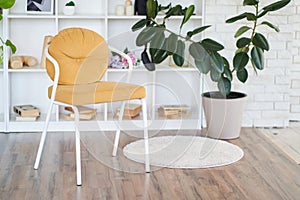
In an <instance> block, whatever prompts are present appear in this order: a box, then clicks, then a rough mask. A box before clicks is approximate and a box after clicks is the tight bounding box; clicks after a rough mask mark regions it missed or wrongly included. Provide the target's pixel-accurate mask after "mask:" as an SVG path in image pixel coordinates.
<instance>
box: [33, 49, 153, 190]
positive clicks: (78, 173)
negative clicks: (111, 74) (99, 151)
mask: <svg viewBox="0 0 300 200" xmlns="http://www.w3.org/2000/svg"><path fill="white" fill-rule="evenodd" d="M109 48H110V50H112V51H114V52H116V53H118V54H119V55H121V56H123V57H125V58H126V59H127V60H128V61H129V62H128V63H129V68H128V75H127V82H129V81H130V79H131V72H132V70H133V64H132V60H131V58H130V57H129V56H128V55H126V54H125V53H123V52H122V51H120V50H118V49H116V48H114V47H109ZM48 49H49V45H48V46H47V47H46V48H45V55H46V58H48V59H49V61H51V62H52V63H53V65H54V69H55V75H54V80H53V89H52V93H51V98H50V106H49V108H48V112H47V116H46V121H45V124H44V128H43V132H42V136H41V139H40V143H39V147H38V152H37V155H36V160H35V163H34V169H35V170H37V169H38V168H39V163H40V160H41V156H42V152H43V148H44V144H45V140H46V136H47V130H48V125H49V122H50V116H51V112H52V109H53V105H54V104H56V105H61V106H70V107H72V109H73V110H74V115H75V117H74V119H75V120H74V128H75V152H76V177H77V180H76V181H77V186H81V185H82V180H81V155H80V153H81V151H80V132H79V121H80V118H79V111H78V108H77V106H75V105H71V104H66V103H62V102H58V101H55V96H56V90H57V86H58V80H59V74H60V70H59V64H58V62H57V61H56V60H55V59H54V58H53V57H52V56H51V55H50V54H49V51H48ZM140 100H141V102H142V112H143V128H144V145H145V171H146V172H150V161H149V141H148V127H147V126H148V121H147V102H146V99H145V98H144V99H140ZM125 101H126V100H124V101H123V102H122V104H121V108H120V113H119V118H118V121H121V120H122V118H123V114H124V109H125ZM120 133H121V129H120V127H119V126H118V128H117V130H116V135H115V140H114V147H113V152H112V156H116V155H117V150H118V145H119V139H120Z"/></svg>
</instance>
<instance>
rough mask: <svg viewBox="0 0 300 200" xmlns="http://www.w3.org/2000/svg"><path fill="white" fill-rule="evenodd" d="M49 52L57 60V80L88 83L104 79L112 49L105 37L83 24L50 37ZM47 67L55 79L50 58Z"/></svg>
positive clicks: (66, 82)
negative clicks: (81, 26)
mask: <svg viewBox="0 0 300 200" xmlns="http://www.w3.org/2000/svg"><path fill="white" fill-rule="evenodd" d="M48 51H49V54H50V55H51V56H52V57H53V58H54V59H55V60H56V61H57V62H58V64H59V69H60V74H59V81H58V84H87V83H94V82H96V81H99V80H101V78H102V77H103V75H104V73H105V72H106V69H107V66H108V58H109V54H108V52H109V50H108V46H107V43H106V42H105V40H104V38H103V37H101V36H100V35H99V34H98V33H96V32H94V31H91V30H88V29H83V28H67V29H64V30H62V31H60V32H59V33H58V34H57V35H56V36H55V37H54V38H53V39H52V41H51V43H50V46H49V49H48ZM46 69H47V73H48V75H49V76H50V78H51V79H52V80H53V79H54V73H55V70H54V65H53V64H52V63H51V62H50V61H49V60H48V59H47V60H46Z"/></svg>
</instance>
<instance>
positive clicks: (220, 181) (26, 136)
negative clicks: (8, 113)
mask: <svg viewBox="0 0 300 200" xmlns="http://www.w3.org/2000/svg"><path fill="white" fill-rule="evenodd" d="M262 131H263V129H252V128H245V129H243V130H242V133H241V137H240V138H239V139H237V140H231V141H230V142H232V143H234V144H236V145H238V146H240V147H241V148H242V149H243V150H244V153H245V156H244V158H242V160H240V161H239V162H237V163H234V164H232V165H229V166H224V167H217V168H210V169H191V170H187V169H155V171H153V172H151V173H150V174H145V173H127V172H122V171H117V170H114V169H112V167H108V166H114V167H117V168H118V167H120V168H122V166H123V167H128V169H130V170H134V169H135V168H136V170H139V168H141V169H142V168H143V165H138V164H136V163H134V162H128V161H127V160H126V159H125V158H122V156H121V154H122V153H121V152H118V154H119V155H118V157H116V158H115V159H113V158H111V157H107V158H105V159H107V160H101V158H98V157H97V156H95V154H94V153H97V152H91V151H88V150H87V149H86V147H87V145H86V142H87V141H89V140H90V139H92V141H91V144H90V145H91V146H93V145H98V148H102V149H103V148H106V149H107V151H108V152H110V151H111V148H112V146H111V141H112V138H113V137H112V136H113V134H112V133H111V132H108V133H104V134H97V135H96V134H95V133H91V134H89V135H88V136H86V137H85V136H84V135H83V140H82V145H81V146H82V153H81V155H82V179H83V185H82V187H77V186H76V177H75V152H74V151H75V150H74V149H75V148H74V147H75V146H74V138H73V133H69V132H67V133H49V134H48V138H47V140H46V145H45V149H44V152H43V156H42V160H41V165H40V168H39V170H33V163H34V159H35V156H36V151H37V147H38V142H39V139H40V133H16V134H14V133H10V134H0V199H1V200H19V199H20V200H39V199H42V200H47V199H57V200H64V199H65V200H70V199H71V200H73V199H74V200H79V199H83V200H90V199H108V200H111V199H112V200H114V199H129V200H131V199H152V200H157V199H166V200H169V199H170V200H171V199H179V200H184V199H212V200H214V199H217V200H218V199H251V200H252V199H255V200H260V199H272V200H276V199H278V200H279V199H287V200H293V199H295V200H296V199H299V198H300V166H299V165H297V164H295V163H294V162H293V161H292V160H290V159H289V158H288V157H287V156H286V155H285V154H284V153H283V152H281V151H280V150H279V149H278V148H277V147H276V146H273V144H272V143H271V142H270V141H269V140H268V139H267V138H266V137H264V136H263V135H262ZM194 133H195V131H181V132H175V131H168V132H162V133H159V134H163V135H168V134H169V135H172V134H194ZM153 134H157V133H153ZM197 134H200V133H197ZM132 140H134V138H132V137H129V136H124V134H123V135H122V137H121V140H120V142H121V143H120V146H124V145H125V144H127V143H128V142H130V141H132ZM97 141H98V142H99V143H97ZM101 141H102V143H101ZM107 141H110V142H107ZM93 155H94V156H93ZM109 161H111V162H109ZM124 163H125V164H124ZM107 165H108V166H107ZM124 169H125V168H124Z"/></svg>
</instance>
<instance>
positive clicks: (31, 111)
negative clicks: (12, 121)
mask: <svg viewBox="0 0 300 200" xmlns="http://www.w3.org/2000/svg"><path fill="white" fill-rule="evenodd" d="M13 108H14V112H15V113H16V121H36V120H37V118H38V117H39V116H40V110H39V109H38V108H37V107H35V106H33V105H19V106H14V107H13Z"/></svg>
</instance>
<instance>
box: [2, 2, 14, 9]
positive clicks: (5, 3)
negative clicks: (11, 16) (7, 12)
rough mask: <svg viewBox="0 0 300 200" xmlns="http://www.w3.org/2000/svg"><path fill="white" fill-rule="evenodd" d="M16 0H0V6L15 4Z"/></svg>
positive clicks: (5, 6)
mask: <svg viewBox="0 0 300 200" xmlns="http://www.w3.org/2000/svg"><path fill="white" fill-rule="evenodd" d="M15 1H16V0H0V8H4V9H8V8H11V7H12V6H13V5H14V4H15Z"/></svg>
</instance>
